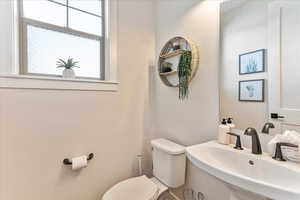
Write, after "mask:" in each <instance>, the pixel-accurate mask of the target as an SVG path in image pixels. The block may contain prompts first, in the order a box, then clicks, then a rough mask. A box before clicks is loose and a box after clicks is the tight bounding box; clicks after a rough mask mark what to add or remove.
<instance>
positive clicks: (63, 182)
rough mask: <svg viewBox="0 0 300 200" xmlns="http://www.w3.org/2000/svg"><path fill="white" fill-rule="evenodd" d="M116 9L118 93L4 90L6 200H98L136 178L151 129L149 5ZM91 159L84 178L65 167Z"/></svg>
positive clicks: (133, 2)
mask: <svg viewBox="0 0 300 200" xmlns="http://www.w3.org/2000/svg"><path fill="white" fill-rule="evenodd" d="M118 9H119V13H118V14H119V16H118V20H119V22H118V24H119V27H118V28H119V33H118V39H119V49H118V63H119V66H118V77H119V81H120V85H119V91H118V92H84V91H55V90H14V89H1V90H0V114H1V115H0V117H1V118H0V125H1V129H0V130H1V132H0V133H1V145H0V146H1V148H0V153H1V154H0V155H1V158H0V160H1V162H0V169H1V177H0V178H1V180H2V181H3V182H2V189H3V190H2V191H0V192H1V195H2V196H1V200H16V199H23V200H40V199H43V200H53V199H55V200H68V199H69V200H82V199H85V200H95V199H100V196H101V195H102V194H103V192H104V191H105V190H106V189H108V188H109V187H110V186H112V185H113V184H115V183H117V182H118V181H120V180H123V179H125V178H127V177H130V176H133V175H137V162H136V155H138V154H140V153H141V151H142V141H143V137H144V135H145V133H144V131H145V127H146V126H149V125H146V124H145V123H146V121H145V120H144V114H145V110H146V109H147V106H148V69H149V63H151V62H152V63H153V61H152V59H153V57H154V48H155V47H154V45H155V44H154V25H153V12H152V2H151V1H146V0H121V1H120V3H119V8H118ZM2 30H3V29H2V28H1V33H3V32H2ZM145 41H147V42H145ZM2 52H4V53H5V52H6V50H5V49H4V51H1V52H0V53H2ZM1 67H2V66H1ZM90 152H93V153H95V159H94V160H93V161H91V162H90V164H89V166H88V168H86V169H84V170H82V171H81V172H72V171H71V170H70V168H69V167H65V166H63V165H62V160H63V159H64V158H65V157H72V156H77V155H82V154H88V153H90Z"/></svg>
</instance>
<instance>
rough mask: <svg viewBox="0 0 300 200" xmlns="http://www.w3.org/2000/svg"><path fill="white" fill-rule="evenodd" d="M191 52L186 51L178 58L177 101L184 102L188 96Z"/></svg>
mask: <svg viewBox="0 0 300 200" xmlns="http://www.w3.org/2000/svg"><path fill="white" fill-rule="evenodd" d="M191 64H192V52H191V51H186V52H184V53H183V54H182V55H181V56H180V61H179V65H178V78H179V99H180V100H184V99H187V98H188V96H189V82H190V78H191V75H192V67H191Z"/></svg>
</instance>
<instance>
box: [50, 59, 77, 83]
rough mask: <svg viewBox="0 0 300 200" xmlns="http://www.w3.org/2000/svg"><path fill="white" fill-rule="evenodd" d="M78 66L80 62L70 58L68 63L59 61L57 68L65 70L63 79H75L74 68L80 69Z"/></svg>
mask: <svg viewBox="0 0 300 200" xmlns="http://www.w3.org/2000/svg"><path fill="white" fill-rule="evenodd" d="M77 64H78V62H77V61H74V59H73V58H68V60H67V61H65V60H63V59H59V60H58V61H57V62H56V66H57V68H65V69H64V70H63V74H62V76H63V78H75V71H74V70H73V68H75V67H77V68H80V67H79V66H78V65H77Z"/></svg>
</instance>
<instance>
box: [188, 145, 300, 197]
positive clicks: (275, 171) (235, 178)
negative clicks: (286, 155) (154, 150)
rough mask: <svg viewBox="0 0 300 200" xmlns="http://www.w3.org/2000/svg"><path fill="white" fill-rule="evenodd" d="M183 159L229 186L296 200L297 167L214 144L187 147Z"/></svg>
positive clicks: (299, 166) (299, 175) (299, 182)
mask: <svg viewBox="0 0 300 200" xmlns="http://www.w3.org/2000/svg"><path fill="white" fill-rule="evenodd" d="M187 156H188V158H189V159H190V161H191V162H192V163H193V164H194V165H196V166H197V167H199V168H200V169H202V170H204V171H206V172H208V173H209V174H211V175H213V176H215V177H217V178H219V179H221V180H223V181H224V182H226V183H229V184H232V185H233V186H237V187H239V188H242V189H244V190H247V191H250V192H253V193H256V194H259V195H262V196H265V197H268V198H272V199H275V200H300V164H297V163H291V162H279V161H275V160H273V159H272V158H271V157H270V156H269V155H267V154H263V155H254V154H251V151H250V150H249V149H245V150H243V151H239V150H235V149H233V147H232V146H225V145H221V144H218V143H217V142H215V141H212V142H208V143H204V144H199V145H195V146H191V147H188V148H187Z"/></svg>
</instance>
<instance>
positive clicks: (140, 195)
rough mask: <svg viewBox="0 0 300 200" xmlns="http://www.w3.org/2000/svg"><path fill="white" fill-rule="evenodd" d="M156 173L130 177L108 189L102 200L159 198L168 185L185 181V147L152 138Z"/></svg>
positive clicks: (154, 171) (174, 185)
mask: <svg viewBox="0 0 300 200" xmlns="http://www.w3.org/2000/svg"><path fill="white" fill-rule="evenodd" d="M151 145H152V149H153V150H152V159H153V175H154V177H153V178H151V179H149V178H147V177H146V176H140V177H136V178H130V179H127V180H125V181H122V182H120V183H118V184H116V185H115V186H113V187H112V188H111V189H109V190H108V191H107V192H106V193H105V194H104V195H103V197H102V200H157V199H158V198H159V197H160V195H161V194H162V193H164V192H165V191H167V190H168V188H177V187H180V186H182V185H184V183H185V168H186V156H185V147H184V146H181V145H178V144H176V143H174V142H171V141H169V140H166V139H156V140H152V141H151Z"/></svg>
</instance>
